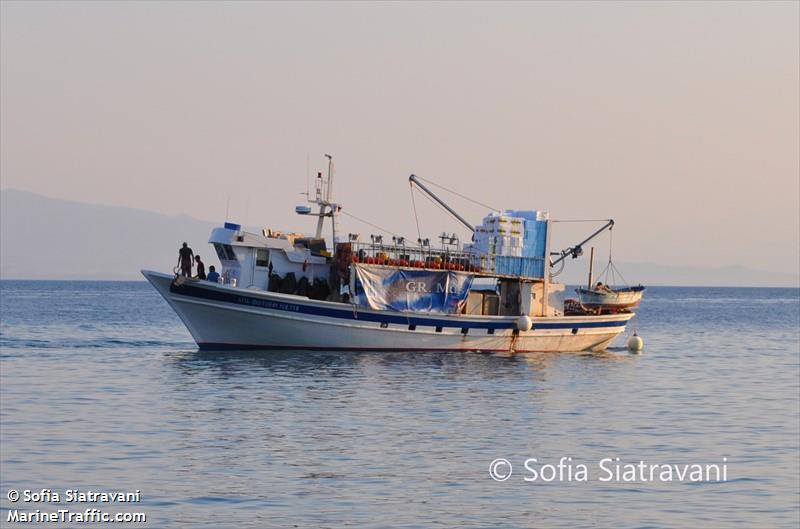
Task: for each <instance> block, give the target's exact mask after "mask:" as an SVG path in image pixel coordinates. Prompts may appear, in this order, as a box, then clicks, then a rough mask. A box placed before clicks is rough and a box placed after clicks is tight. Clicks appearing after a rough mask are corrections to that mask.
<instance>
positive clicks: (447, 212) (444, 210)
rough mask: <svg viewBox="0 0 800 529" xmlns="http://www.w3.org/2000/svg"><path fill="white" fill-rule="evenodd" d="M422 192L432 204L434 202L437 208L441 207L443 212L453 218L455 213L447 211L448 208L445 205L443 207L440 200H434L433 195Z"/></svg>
mask: <svg viewBox="0 0 800 529" xmlns="http://www.w3.org/2000/svg"><path fill="white" fill-rule="evenodd" d="M421 194H422V196H424V197H425V198H426V199H428V201H429V202H430V203H431V204H433V205H434V206H436V207H437V208H439V209H440V210H441V211H442V213H444V214H445V215H447V216H448V217H450V218H452V217H453V214H452V213H450V212H449V211H447V210H446V209H445V208H444V207H442V205H441V204H439V203H438V202H436V201H435V200H433V199H432V198H431V197H429V196H428V195H426V194H424V193H421Z"/></svg>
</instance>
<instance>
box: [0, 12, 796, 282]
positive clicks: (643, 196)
mask: <svg viewBox="0 0 800 529" xmlns="http://www.w3.org/2000/svg"><path fill="white" fill-rule="evenodd" d="M799 6H800V3H798V2H780V3H745V2H732V3H725V2H708V3H700V2H687V3H669V2H641V3H636V2H622V3H611V2H596V3H546V2H530V3H513V4H503V3H497V2H492V3H486V4H481V3H474V2H472V3H464V4H460V3H452V2H451V3H442V4H431V3H424V4H423V3H420V4H414V3H409V2H404V3H397V4H392V3H384V2H381V3H378V2H375V3H367V2H356V3H340V4H336V3H331V2H324V3H293V4H281V3H275V2H270V3H256V2H241V3H233V2H227V3H222V2H213V3H211V2H209V3H193V2H171V3H158V2H135V3H123V2H102V3H101V2H87V3H75V2H73V3H70V2H58V3H47V2H25V3H15V2H2V8H1V9H2V13H0V21H1V23H2V42H1V45H2V46H1V49H0V51H1V59H2V71H1V74H2V75H1V77H0V90H1V91H0V98H1V99H0V103H1V104H2V112H1V113H0V116H1V118H0V148H1V149H2V152H1V154H2V156H1V160H2V166H1V167H0V170H1V171H2V172H1V174H0V176H1V177H2V187H4V188H7V187H8V188H18V189H24V190H29V191H33V192H37V193H42V194H45V195H47V196H51V197H55V198H64V199H72V200H78V201H86V202H94V203H103V204H113V205H124V206H131V207H137V208H143V209H148V210H153V211H159V212H166V213H176V214H187V215H191V216H194V217H198V218H203V219H210V220H217V219H218V220H220V221H221V220H224V216H225V208H226V200H227V197H228V195H230V211H231V217H232V219H234V220H238V221H241V222H247V223H248V224H255V225H263V226H271V227H274V228H284V229H285V228H290V229H291V228H294V229H304V230H306V231H310V230H311V228H312V226H311V221H310V220H309V219H302V218H296V217H295V216H294V214H293V208H294V206H295V205H297V204H300V203H301V200H302V197H300V196H299V194H298V193H299V192H301V191H304V190H305V185H306V160H307V156H309V155H310V156H311V171H312V173H313V172H315V171H316V170H319V169H322V168H323V167H324V158H323V153H326V152H328V153H332V154H333V155H334V156H335V160H336V165H337V173H336V178H337V181H336V198H337V199H339V200H340V201H341V202H342V203H343V204H344V207H345V210H346V211H349V212H351V213H353V214H354V215H356V216H359V217H362V218H366V219H369V220H371V221H372V222H374V223H376V224H378V225H381V226H384V227H386V228H388V229H391V230H393V231H396V232H400V233H403V234H406V235H409V236H412V237H414V238H416V227H415V223H414V217H413V214H412V210H411V202H410V198H409V191H408V189H409V186H408V183H407V177H408V175H409V174H410V173H412V172H413V173H416V174H418V175H421V176H424V177H426V178H429V179H432V180H435V181H437V182H439V183H441V184H443V185H446V186H448V187H452V188H457V189H458V190H460V191H462V192H464V193H465V194H468V195H470V196H473V197H475V198H477V199H479V200H481V201H483V202H485V203H488V204H491V205H494V206H496V207H501V208H525V209H548V210H550V211H551V213H552V215H553V216H554V217H556V218H562V219H569V218H573V219H575V218H607V217H614V218H615V219H616V220H617V221H618V227H617V228H616V229H615V234H614V244H615V246H614V249H615V255H616V256H617V257H618V259H620V260H622V261H652V262H660V263H664V264H673V265H674V264H678V265H679V264H687V265H694V266H724V265H729V264H742V265H746V266H752V267H757V268H762V269H767V270H773V271H782V272H795V273H796V272H797V270H798V266H800V265H798V258H799V257H798V256H799V255H800V254H799V253H798V252H799V251H800V250H798V239H800V233H799V232H800V216H799V215H800V214H799V213H798V211H799V210H800V146H799V145H800V109H799V106H800V105H799V103H798V99H799V97H800V96H798V94H799V93H800V86H799V83H798V76H799V74H798V71H799V69H800V66H799V64H800V31H799V29H798V25H799V24H800V7H799ZM452 203H453V205H454V206H456V207H457V208H458V209H460V210H461V211H462V212H463V213H464V214H465V215H467V216H470V217H471V218H474V219H475V220H476V221H479V219H480V217H481V216H482V215H483V214H484V211H483V210H482V208H480V207H476V206H474V205H472V204H469V203H464V202H463V201H460V200H458V199H456V200H453V201H452ZM417 206H418V208H419V214H420V221H421V224H422V230H423V232H425V233H427V234H428V235H433V234H435V233H437V232H440V231H441V230H442V229H447V230H448V231H452V230H456V231H462V232H463V230H459V226H458V224H456V223H454V222H452V221H450V220H449V219H447V218H445V217H443V216H442V215H441V214H440V213H438V211H437V210H436V209H435V208H433V207H432V206H431V205H430V204H429V203H427V202H425V201H424V200H419V198H418V200H417ZM342 220H343V224H344V226H343V229H344V231H359V232H361V233H363V234H366V235H367V236H368V234H369V233H370V232H372V231H375V230H373V229H372V228H370V227H368V226H362V225H359V224H357V223H355V222H353V221H351V220H349V219H347V218H344V219H342ZM562 226H564V225H562ZM572 229H573V230H574V231H573V232H569V230H562V232H561V237H562V238H564V235H565V234H569V235H570V236H572V234H573V233H575V235H577V230H575V226H572ZM588 230H589V227H583V231H588ZM559 241H560V239H557V243H558V242H559ZM564 242H565V243H566V242H570V241H567V240H564ZM598 244H599V245H601V246H605V245H606V244H607V239H606V240H605V241H601V242H599V243H598Z"/></svg>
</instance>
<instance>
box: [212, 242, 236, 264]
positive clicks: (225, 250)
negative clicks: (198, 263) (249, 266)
mask: <svg viewBox="0 0 800 529" xmlns="http://www.w3.org/2000/svg"><path fill="white" fill-rule="evenodd" d="M214 249H215V250H216V251H217V257H219V260H220V261H236V252H234V251H233V246H231V245H230V244H219V243H214Z"/></svg>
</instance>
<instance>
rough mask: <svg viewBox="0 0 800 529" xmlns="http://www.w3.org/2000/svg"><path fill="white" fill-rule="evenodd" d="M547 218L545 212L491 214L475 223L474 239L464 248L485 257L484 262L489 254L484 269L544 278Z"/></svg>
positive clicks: (510, 211) (508, 211) (512, 211)
mask: <svg viewBox="0 0 800 529" xmlns="http://www.w3.org/2000/svg"><path fill="white" fill-rule="evenodd" d="M547 220H548V214H547V212H544V211H514V210H506V211H505V212H504V213H503V214H494V213H491V214H489V215H488V216H486V217H484V219H483V223H482V224H481V225H480V226H476V228H475V236H474V241H473V243H472V244H468V245H465V246H464V250H465V251H467V252H470V253H472V254H475V255H478V256H484V259H483V261H487V259H486V257H487V256H488V258H489V259H488V262H489V266H488V267H487V268H488V269H489V270H491V271H494V272H496V273H498V274H508V275H521V276H526V277H543V276H544V262H545V257H546V255H545V254H546V252H547ZM484 266H485V265H484Z"/></svg>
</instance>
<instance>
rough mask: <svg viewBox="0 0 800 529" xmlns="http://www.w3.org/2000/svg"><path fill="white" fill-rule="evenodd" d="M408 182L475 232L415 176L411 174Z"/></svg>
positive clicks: (472, 229) (473, 230)
mask: <svg viewBox="0 0 800 529" xmlns="http://www.w3.org/2000/svg"><path fill="white" fill-rule="evenodd" d="M408 181H409V182H410V183H411V185H412V186H413V185H414V184H417V187H419V188H420V189H421V190H422V191H424V192H425V194H427V195H428V196H429V197H431V198H432V199H433V200H435V201H436V202H437V203H438V204H439V205H440V206H442V207H443V208H444V209H446V210H447V212H448V213H450V214H451V215H452V216H453V217H455V219H456V220H458V221H459V222H460V223H461V224H463V225H464V226H466V227H467V229H468V230H469V231H471V232H475V227H474V226H472V225H471V224H470V223H469V222H467V220H466V219H465V218H464V217H462V216H461V215H459V214H458V213H456V212H455V210H454V209H453V208H451V207H450V206H448V205H447V204H445V202H444V201H443V200H442V199H441V198H439V197H437V196H436V195H435V194H434V193H433V191H431V190H430V189H428V188H427V187H425V185H424V184H423V183H422V182H420V181H419V178H417V175H413V174H412V175H411V176H409V177H408Z"/></svg>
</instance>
